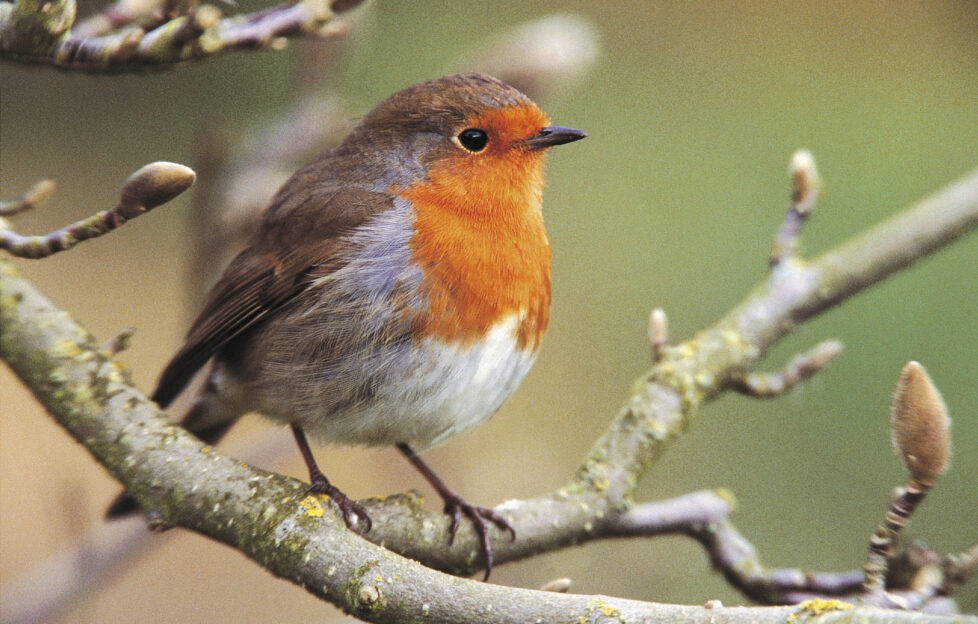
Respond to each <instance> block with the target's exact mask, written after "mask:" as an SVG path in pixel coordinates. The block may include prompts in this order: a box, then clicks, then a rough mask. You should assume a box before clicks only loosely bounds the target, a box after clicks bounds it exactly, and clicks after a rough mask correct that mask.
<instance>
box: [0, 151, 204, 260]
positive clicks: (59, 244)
mask: <svg viewBox="0 0 978 624" xmlns="http://www.w3.org/2000/svg"><path fill="white" fill-rule="evenodd" d="M195 177H196V176H195V174H194V172H193V170H192V169H190V168H189V167H184V166H183V165H178V164H176V163H170V162H163V161H160V162H155V163H151V164H149V165H146V166H145V167H143V168H141V169H139V170H138V171H136V172H135V173H133V174H132V175H131V176H129V179H128V180H126V183H125V184H124V185H123V187H122V193H121V196H120V198H119V203H118V205H116V206H115V207H114V208H110V209H109V210H102V211H101V212H98V213H96V214H94V215H92V216H91V217H88V218H87V219H83V220H82V221H76V222H75V223H72V224H71V225H68V226H66V227H63V228H61V229H60V230H56V231H54V232H51V233H50V234H46V235H44V236H22V235H20V234H18V233H16V232H14V231H13V230H12V229H10V228H9V226H7V225H6V224H5V223H3V222H0V249H3V250H5V251H8V252H10V253H11V254H13V255H15V256H18V257H20V258H46V257H47V256H50V255H51V254H55V253H58V252H59V251H65V250H67V249H71V248H72V247H74V246H75V245H77V244H78V243H80V242H82V241H85V240H88V239H91V238H97V237H99V236H102V235H103V234H106V233H107V232H111V231H112V230H114V229H116V228H117V227H119V226H121V225H124V224H125V223H126V222H127V221H129V220H131V219H135V218H136V217H138V216H139V215H141V214H145V213H146V212H149V211H150V210H152V209H153V208H155V207H157V206H159V205H161V204H165V203H166V202H168V201H170V200H171V199H173V198H174V197H176V196H177V195H179V194H180V193H183V192H184V191H185V190H187V189H188V188H190V185H192V184H193V183H194V179H195Z"/></svg>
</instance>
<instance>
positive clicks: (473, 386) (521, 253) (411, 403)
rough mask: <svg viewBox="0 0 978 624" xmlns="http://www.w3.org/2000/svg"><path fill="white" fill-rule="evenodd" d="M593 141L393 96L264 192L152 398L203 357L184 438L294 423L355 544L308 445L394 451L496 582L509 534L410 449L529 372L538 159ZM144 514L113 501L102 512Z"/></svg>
mask: <svg viewBox="0 0 978 624" xmlns="http://www.w3.org/2000/svg"><path fill="white" fill-rule="evenodd" d="M586 136H587V135H586V134H585V133H584V132H582V131H580V130H576V129H573V128H567V127H562V126H554V125H551V123H550V119H549V118H548V117H547V115H546V114H545V113H543V112H542V111H541V109H540V108H539V107H538V106H537V105H536V104H534V103H533V101H531V100H530V98H529V97H527V96H526V95H524V94H523V93H521V92H520V91H519V90H517V89H515V88H514V87H511V86H509V85H507V84H505V83H503V82H501V81H499V80H497V79H495V78H492V77H490V76H486V75H482V74H476V73H467V74H457V75H452V76H446V77H442V78H437V79H434V80H430V81H427V82H423V83H421V84H417V85H415V86H412V87H409V88H406V89H404V90H402V91H399V92H397V93H395V94H394V95H392V96H390V97H389V98H388V99H387V100H385V101H384V102H382V103H381V104H379V105H377V106H376V107H375V108H374V109H373V110H372V111H370V112H369V113H368V114H367V115H366V116H365V117H363V119H362V120H361V121H360V122H359V123H358V124H357V125H356V126H355V128H354V129H353V130H352V131H351V132H350V133H349V134H348V135H347V136H346V137H345V139H344V140H343V141H342V142H341V143H340V144H339V145H338V146H336V147H335V148H333V149H331V150H328V151H326V152H325V153H323V154H322V155H320V156H319V157H318V158H316V159H315V160H314V161H313V162H311V163H310V164H308V165H306V166H305V167H303V168H302V169H300V170H299V171H297V172H296V173H295V174H294V175H293V176H292V177H291V178H290V179H289V180H287V181H286V182H285V183H284V184H283V185H282V187H281V188H280V189H279V190H278V192H277V193H276V194H275V195H274V197H273V198H272V200H271V201H270V203H269V204H268V206H267V207H266V208H265V210H264V211H263V213H262V215H261V217H260V220H259V223H258V225H257V228H256V230H255V232H254V234H253V236H252V238H251V239H250V241H249V242H248V244H247V245H246V247H245V248H244V250H243V251H242V252H241V253H240V254H239V255H238V256H236V257H235V258H234V259H233V260H232V261H231V262H230V264H229V265H228V266H227V268H226V269H225V271H224V273H223V275H222V276H221V277H220V278H219V279H218V281H217V282H216V283H215V284H214V286H213V287H212V288H211V289H210V292H209V294H208V295H207V296H206V299H205V303H204V305H203V309H202V310H201V312H200V314H199V315H198V317H197V319H196V320H195V321H194V322H193V324H192V325H191V327H190V329H189V331H188V333H187V335H186V338H185V341H184V343H183V346H182V347H181V348H180V349H179V351H177V353H176V355H174V356H173V358H172V359H171V360H170V362H169V364H167V366H166V367H165V368H164V370H163V372H162V374H161V376H160V378H159V381H158V384H157V386H156V390H155V391H154V392H153V394H152V399H153V401H155V402H156V403H158V404H159V406H160V407H161V408H163V409H166V408H167V407H168V406H169V405H170V403H171V402H172V401H173V400H174V399H175V398H176V397H177V396H178V395H179V394H181V393H182V392H183V390H184V389H185V388H186V386H187V385H188V384H189V382H190V381H191V379H192V378H193V377H194V375H195V374H196V373H197V372H198V371H199V370H200V369H201V368H203V367H204V366H205V365H207V364H208V362H210V367H209V371H208V373H207V376H206V380H205V381H204V383H203V384H202V386H201V389H200V390H199V391H198V393H197V395H196V397H195V399H194V401H193V403H192V405H191V407H190V408H189V410H188V412H187V413H186V415H185V416H184V418H183V420H182V424H183V426H184V427H185V428H186V429H187V430H189V431H190V432H191V433H194V434H195V435H196V436H197V437H198V438H200V439H201V440H202V441H204V442H205V443H207V444H212V445H213V444H216V443H217V442H218V440H219V439H220V438H221V437H222V436H223V435H224V434H225V433H226V432H227V431H228V429H229V428H230V427H231V425H233V424H234V422H235V421H236V420H238V418H240V417H241V416H243V415H244V414H246V413H250V412H258V413H259V414H261V415H263V416H265V417H267V418H269V419H271V420H273V421H277V422H280V423H284V424H287V425H288V426H289V427H290V428H291V430H292V433H293V435H294V437H295V441H296V443H297V445H298V447H299V450H300V452H301V454H302V456H303V459H304V460H305V463H306V466H307V468H308V470H309V478H310V483H311V485H310V488H309V492H310V493H317V494H325V495H327V496H328V497H329V498H330V499H332V501H333V502H334V503H335V504H336V505H337V506H338V508H339V510H340V511H341V513H342V516H343V519H344V522H345V523H346V525H347V526H348V527H349V528H350V529H352V530H354V531H356V532H358V533H362V532H365V531H370V529H371V524H372V523H371V520H370V517H369V515H368V514H367V512H366V511H365V509H364V508H363V507H362V506H361V505H360V504H359V503H357V502H356V501H354V500H352V499H350V498H348V497H347V496H346V495H345V494H343V492H342V491H340V490H339V489H338V488H337V487H335V486H334V485H333V484H332V483H331V482H330V481H329V480H328V479H327V478H326V476H325V475H324V474H323V473H322V471H321V470H320V469H319V467H318V465H317V463H316V461H315V458H314V457H313V454H312V451H311V449H310V446H309V443H308V440H307V437H306V434H307V433H308V434H310V435H311V436H313V437H314V438H316V439H319V440H321V441H324V442H328V443H340V444H353V445H367V446H375V445H389V446H396V447H397V448H398V449H399V450H400V451H401V452H402V453H403V454H404V455H405V456H406V457H407V459H408V460H409V461H410V462H411V463H412V464H413V465H414V466H415V467H416V468H417V469H418V470H419V471H420V472H421V474H422V476H423V477H424V478H425V479H426V480H427V481H428V482H429V483H430V484H431V485H432V487H433V488H434V489H435V490H436V491H437V492H438V494H439V495H440V496H441V498H442V499H443V500H444V511H445V513H447V514H448V515H449V516H450V517H451V526H450V529H449V543H451V542H452V541H453V540H454V538H455V534H456V532H457V530H458V527H459V522H460V518H461V516H463V515H464V516H465V517H467V518H469V520H470V521H471V522H472V524H473V526H474V529H475V531H476V533H477V535H478V538H479V541H480V544H481V548H482V554H483V556H484V559H485V569H486V573H485V578H486V579H488V577H489V573H490V572H491V570H492V563H493V558H492V548H491V545H490V542H489V524H490V523H491V524H494V525H496V526H497V527H498V528H499V529H500V530H501V531H504V532H507V533H509V535H510V536H511V538H513V539H515V535H516V533H515V531H514V529H513V528H512V526H510V524H509V523H508V522H507V521H506V520H505V519H504V518H503V517H502V516H500V515H498V514H497V513H496V512H494V511H492V510H491V509H486V508H482V507H477V506H474V505H471V504H469V503H467V502H465V500H463V499H462V498H461V497H460V496H459V495H458V494H456V493H455V492H454V491H453V490H452V489H451V488H449V487H448V486H447V485H446V484H445V482H444V481H442V480H441V479H440V478H439V477H438V475H437V474H436V473H435V472H434V471H433V470H432V469H431V468H430V467H429V466H428V465H427V464H426V463H425V462H424V461H423V460H422V459H421V457H420V455H419V454H420V453H422V452H424V451H425V450H428V449H430V448H433V447H435V446H438V445H440V444H442V443H443V442H445V441H446V440H448V439H449V438H451V437H452V436H454V435H456V434H459V433H461V432H463V431H466V430H468V429H470V428H472V427H474V426H476V425H478V424H480V423H481V422H483V421H485V420H486V419H488V418H489V417H490V416H492V415H493V413H495V412H496V411H497V410H498V409H499V407H500V405H501V404H502V403H503V402H504V401H505V400H506V399H507V398H508V397H509V396H510V395H511V394H512V393H513V391H514V390H515V389H516V387H517V386H518V385H519V384H520V382H521V381H522V380H523V378H524V376H525V375H526V373H527V371H529V370H530V367H531V366H532V364H533V362H534V360H535V359H536V355H537V352H538V349H539V347H540V342H541V339H542V337H543V334H544V332H545V330H546V329H547V324H548V320H549V310H550V261H551V251H550V243H549V241H548V238H547V233H546V230H545V228H544V222H543V212H542V192H543V168H542V165H543V155H544V153H545V152H546V151H547V150H548V148H550V147H553V146H556V145H561V144H565V143H570V142H572V141H577V140H579V139H582V138H584V137H586ZM137 510H138V505H137V504H136V502H135V500H134V499H132V498H131V497H129V496H127V495H126V494H125V493H123V494H122V495H120V496H119V497H118V498H117V499H116V501H115V502H114V503H113V504H112V506H111V507H110V509H109V511H108V514H107V515H108V516H109V517H118V516H122V515H127V514H128V513H130V512H134V511H137ZM361 524H362V525H363V526H362V527H361V526H360V525H361Z"/></svg>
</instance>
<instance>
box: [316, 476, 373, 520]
mask: <svg viewBox="0 0 978 624" xmlns="http://www.w3.org/2000/svg"><path fill="white" fill-rule="evenodd" d="M310 481H311V482H312V484H311V485H310V486H309V488H308V489H307V490H306V494H325V495H326V496H328V497H329V498H330V499H331V500H332V501H333V502H334V503H336V506H337V507H339V508H340V512H342V514H343V521H344V522H346V526H347V528H349V529H350V530H351V531H353V532H354V533H357V534H363V533H369V532H370V529H371V527H372V526H373V521H371V520H370V516H369V515H368V514H367V510H365V509H364V508H363V505H361V504H360V503H358V502H356V501H355V500H352V499H350V497H348V496H347V495H346V494H344V493H343V492H341V491H340V490H339V488H337V487H336V486H335V485H333V484H332V483H330V482H329V480H328V479H327V478H326V476H325V475H323V474H322V473H321V472H320V473H319V474H312V475H310ZM361 523H362V524H363V526H364V528H363V530H362V531H361V530H360V524H361Z"/></svg>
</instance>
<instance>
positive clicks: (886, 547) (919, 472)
mask: <svg viewBox="0 0 978 624" xmlns="http://www.w3.org/2000/svg"><path fill="white" fill-rule="evenodd" d="M890 430H891V432H892V435H893V446H894V447H895V449H896V451H897V452H898V453H899V454H900V456H901V458H902V459H903V463H904V466H906V468H907V470H908V471H909V472H910V480H909V481H908V482H907V484H906V485H905V486H903V487H900V488H897V489H896V490H895V492H894V495H893V499H892V501H891V502H890V506H889V509H887V511H886V515H885V517H884V521H883V524H881V525H880V526H879V527H878V528H877V529H876V532H875V533H874V534H873V536H872V538H871V539H870V542H869V552H868V553H867V556H866V564H865V565H864V566H863V570H864V572H865V580H864V582H863V586H864V588H865V590H866V593H867V594H869V597H868V598H869V600H871V601H873V603H874V604H878V605H881V606H901V607H903V606H904V604H913V605H916V604H918V602H920V601H924V602H926V600H927V599H929V598H931V597H933V596H934V595H936V594H937V590H938V588H939V586H940V585H941V584H942V583H943V579H941V578H940V577H939V576H937V577H936V579H935V580H933V581H932V582H918V583H917V584H916V586H915V587H913V588H912V589H913V590H914V591H915V592H916V593H917V594H918V596H917V598H916V599H915V600H914V599H913V596H912V595H911V596H904V598H903V601H902V602H895V601H894V599H893V598H892V597H891V596H889V595H888V594H887V593H886V591H885V590H886V589H887V587H886V575H887V570H888V568H889V564H890V560H891V559H892V558H893V554H894V548H895V546H896V544H897V543H898V542H899V540H900V536H901V535H902V533H903V529H904V528H905V527H906V525H907V523H908V522H909V521H910V518H911V516H913V513H914V511H915V510H916V509H917V506H918V505H920V503H921V502H922V501H923V500H924V497H925V496H926V495H927V492H929V491H930V489H931V487H932V486H933V484H934V481H935V480H936V479H937V477H939V476H940V475H941V474H943V472H944V471H945V470H946V469H947V462H948V457H949V456H950V454H951V432H950V419H949V418H948V415H947V407H946V406H945V405H944V400H943V399H942V398H941V395H940V393H939V392H938V391H937V388H936V387H935V386H934V384H933V382H931V380H930V377H929V376H928V375H927V371H925V370H924V367H923V366H921V365H920V364H918V363H917V362H907V364H906V365H905V366H904V367H903V370H901V371H900V377H899V379H898V380H897V384H896V390H895V391H894V394H893V404H892V406H891V408H890ZM930 568H931V570H932V572H934V574H938V572H939V571H938V569H937V562H936V560H935V561H934V562H932V564H931V566H930ZM908 600H912V602H910V603H908V602H907V601H908ZM903 608H908V607H903Z"/></svg>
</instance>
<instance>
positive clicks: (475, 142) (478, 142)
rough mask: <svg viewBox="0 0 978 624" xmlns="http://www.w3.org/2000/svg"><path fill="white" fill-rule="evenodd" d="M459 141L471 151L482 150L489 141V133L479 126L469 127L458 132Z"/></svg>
mask: <svg viewBox="0 0 978 624" xmlns="http://www.w3.org/2000/svg"><path fill="white" fill-rule="evenodd" d="M458 142H459V143H461V144H462V147H464V148H465V149H467V150H469V151H470V152H481V151H482V150H484V149H485V148H486V143H488V142H489V135H488V134H486V133H485V131H483V130H479V129H478V128H469V129H467V130H462V131H461V132H459V133H458Z"/></svg>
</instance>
